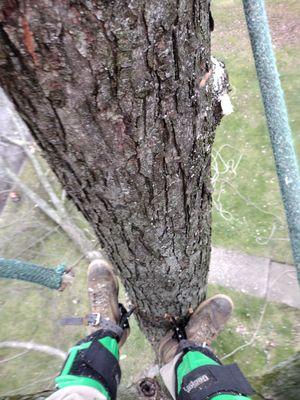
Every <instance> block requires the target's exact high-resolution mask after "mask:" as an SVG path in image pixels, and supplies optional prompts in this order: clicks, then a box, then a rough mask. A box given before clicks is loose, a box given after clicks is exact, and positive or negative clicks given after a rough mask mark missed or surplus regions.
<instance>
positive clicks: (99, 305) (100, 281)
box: [88, 260, 129, 347]
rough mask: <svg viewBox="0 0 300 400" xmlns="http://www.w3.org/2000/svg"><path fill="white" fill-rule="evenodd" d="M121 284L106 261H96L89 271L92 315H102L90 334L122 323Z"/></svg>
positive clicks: (123, 340) (120, 344)
mask: <svg viewBox="0 0 300 400" xmlns="http://www.w3.org/2000/svg"><path fill="white" fill-rule="evenodd" d="M118 294H119V283H118V279H117V277H116V275H115V274H114V272H113V268H112V266H111V265H110V264H109V263H108V262H106V261H104V260H94V261H92V262H91V263H90V265H89V269H88V296H89V303H90V310H91V313H98V314H100V317H101V319H100V322H99V324H98V325H96V326H90V327H89V334H91V333H94V332H95V331H97V330H99V329H103V328H104V326H103V325H104V324H106V322H110V323H113V324H115V325H118V323H119V322H120V318H121V315H120V310H119V303H118ZM128 336H129V329H126V330H124V331H123V334H122V337H121V340H120V342H119V347H121V346H122V345H123V344H124V343H125V341H126V339H127V337H128Z"/></svg>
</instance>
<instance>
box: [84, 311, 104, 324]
mask: <svg viewBox="0 0 300 400" xmlns="http://www.w3.org/2000/svg"><path fill="white" fill-rule="evenodd" d="M100 319H101V315H100V313H93V314H89V315H88V320H87V323H88V325H91V326H97V325H99V324H100Z"/></svg>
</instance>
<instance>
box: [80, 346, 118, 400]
mask: <svg viewBox="0 0 300 400" xmlns="http://www.w3.org/2000/svg"><path fill="white" fill-rule="evenodd" d="M83 362H84V363H86V364H87V365H88V366H89V367H90V368H91V369H92V370H93V371H95V373H96V374H98V375H99V376H98V380H99V381H100V382H102V383H103V385H104V386H105V388H106V389H107V390H108V392H109V394H110V396H111V399H112V400H115V398H116V395H117V387H118V384H119V383H120V380H121V369H120V366H119V362H118V360H117V359H116V358H115V357H114V356H113V355H112V354H111V352H110V351H108V350H107V349H106V348H105V347H104V346H103V345H102V344H101V343H99V342H98V341H97V340H96V341H93V343H92V344H91V346H90V347H89V348H88V349H87V350H86V352H85V354H84V356H83Z"/></svg>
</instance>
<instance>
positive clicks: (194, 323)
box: [158, 294, 233, 364]
mask: <svg viewBox="0 0 300 400" xmlns="http://www.w3.org/2000/svg"><path fill="white" fill-rule="evenodd" d="M232 310H233V303H232V300H231V299H230V297H228V296H225V295H223V294H217V295H215V296H213V297H211V298H210V299H208V300H205V301H204V302H202V303H201V304H200V305H199V306H198V307H197V308H196V310H195V311H194V313H193V314H192V316H191V317H190V320H189V322H188V323H187V325H186V327H185V331H186V336H187V340H189V341H191V342H194V343H195V344H197V345H202V344H203V343H206V344H207V345H210V344H211V342H212V341H213V340H215V339H216V337H217V336H218V334H219V333H220V331H221V330H222V329H223V328H224V326H225V324H226V322H227V321H228V320H229V318H230V316H231V313H232ZM172 337H173V331H170V332H168V333H167V334H166V336H164V337H163V338H162V340H161V342H160V345H159V350H158V352H159V359H160V362H161V363H162V364H167V363H168V362H170V361H171V360H172V359H173V358H174V356H175V354H176V350H177V347H178V341H177V340H176V339H173V338H172Z"/></svg>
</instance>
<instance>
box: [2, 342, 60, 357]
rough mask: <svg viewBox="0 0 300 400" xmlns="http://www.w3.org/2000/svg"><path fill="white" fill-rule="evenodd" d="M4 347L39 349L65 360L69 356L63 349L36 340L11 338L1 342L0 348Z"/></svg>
mask: <svg viewBox="0 0 300 400" xmlns="http://www.w3.org/2000/svg"><path fill="white" fill-rule="evenodd" d="M3 348H13V349H26V350H33V351H39V352H41V353H45V354H49V355H50V356H55V357H59V358H61V359H63V360H65V359H66V357H67V353H65V352H64V351H62V350H59V349H56V348H55V347H51V346H47V345H45V344H37V343H34V342H18V341H15V340H9V341H5V342H0V349H3Z"/></svg>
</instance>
